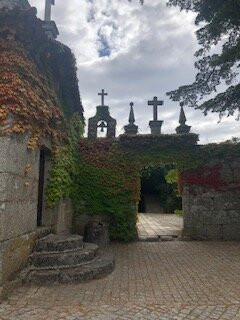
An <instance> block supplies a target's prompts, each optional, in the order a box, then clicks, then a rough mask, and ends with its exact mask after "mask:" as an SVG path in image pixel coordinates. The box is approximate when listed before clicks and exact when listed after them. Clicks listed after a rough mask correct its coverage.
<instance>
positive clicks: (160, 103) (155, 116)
mask: <svg viewBox="0 0 240 320" xmlns="http://www.w3.org/2000/svg"><path fill="white" fill-rule="evenodd" d="M148 105H149V106H153V121H158V106H163V101H162V100H158V98H157V97H154V98H153V100H152V101H148Z"/></svg>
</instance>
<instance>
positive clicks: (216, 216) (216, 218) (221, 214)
mask: <svg viewBox="0 0 240 320" xmlns="http://www.w3.org/2000/svg"><path fill="white" fill-rule="evenodd" d="M203 223H204V224H206V225H214V224H215V225H220V224H226V223H228V217H227V212H226V210H219V211H204V212H203Z"/></svg>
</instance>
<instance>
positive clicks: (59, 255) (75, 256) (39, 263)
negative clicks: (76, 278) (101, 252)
mask: <svg viewBox="0 0 240 320" xmlns="http://www.w3.org/2000/svg"><path fill="white" fill-rule="evenodd" d="M97 253H98V246H97V245H95V244H92V243H86V244H85V245H84V250H83V248H80V249H74V250H71V251H69V250H67V251H60V252H57V251H54V252H48V251H47V252H45V251H42V252H35V253H33V254H32V255H31V256H30V264H31V265H32V266H34V267H36V268H44V267H45V268H47V267H49V268H50V267H54V268H61V267H65V266H75V265H79V264H81V263H84V262H90V261H92V260H93V259H94V258H96V256H97Z"/></svg>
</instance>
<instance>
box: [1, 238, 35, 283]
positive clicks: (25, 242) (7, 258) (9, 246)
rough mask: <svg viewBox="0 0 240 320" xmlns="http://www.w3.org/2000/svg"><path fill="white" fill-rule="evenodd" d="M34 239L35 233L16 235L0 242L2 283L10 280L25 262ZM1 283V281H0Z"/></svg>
mask: <svg viewBox="0 0 240 320" xmlns="http://www.w3.org/2000/svg"><path fill="white" fill-rule="evenodd" d="M35 240H36V233H35V232H33V233H30V234H26V235H23V236H19V237H16V238H14V239H11V240H7V241H4V242H2V243H1V248H2V284H3V283H4V282H6V281H9V280H12V279H13V278H14V277H15V275H16V274H17V273H18V272H19V271H20V270H21V269H22V268H23V267H24V266H25V265H26V264H27V261H28V258H29V255H30V254H31V252H32V250H33V247H34V244H35ZM0 285H1V282H0Z"/></svg>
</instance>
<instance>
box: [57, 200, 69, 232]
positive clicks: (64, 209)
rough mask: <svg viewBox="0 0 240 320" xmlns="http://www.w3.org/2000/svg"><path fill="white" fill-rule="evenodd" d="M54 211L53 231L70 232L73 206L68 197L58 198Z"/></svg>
mask: <svg viewBox="0 0 240 320" xmlns="http://www.w3.org/2000/svg"><path fill="white" fill-rule="evenodd" d="M56 210H57V213H56V221H55V222H54V229H53V230H54V233H56V234H70V233H71V231H72V224H73V222H72V219H73V206H72V201H71V200H70V199H62V200H60V202H59V204H58V206H57V208H56Z"/></svg>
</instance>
